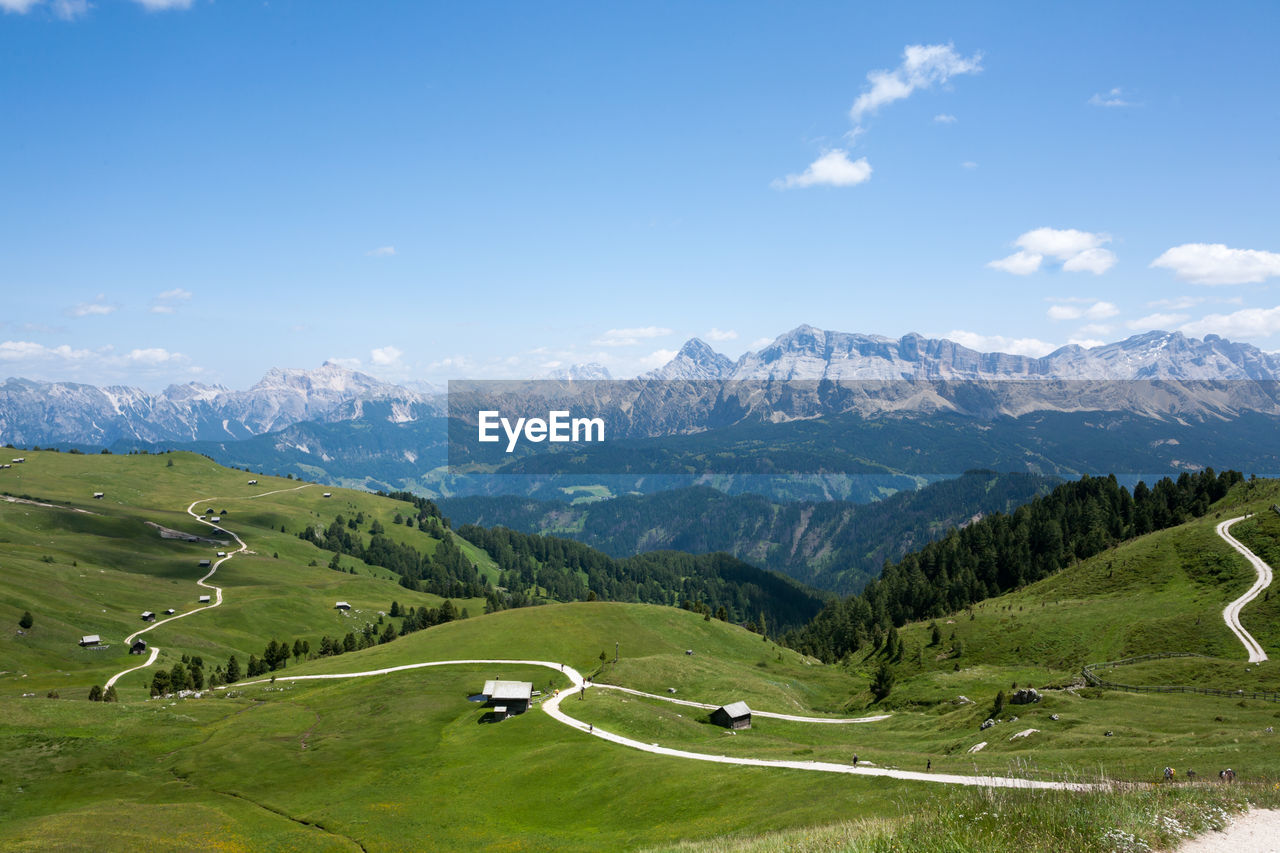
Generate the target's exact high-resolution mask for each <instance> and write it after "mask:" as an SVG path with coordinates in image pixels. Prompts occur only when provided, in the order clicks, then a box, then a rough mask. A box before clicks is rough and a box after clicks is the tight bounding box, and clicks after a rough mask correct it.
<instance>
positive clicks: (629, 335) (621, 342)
mask: <svg viewBox="0 0 1280 853" xmlns="http://www.w3.org/2000/svg"><path fill="white" fill-rule="evenodd" d="M672 333H673V332H672V330H671V329H668V328H665V327H663V326H644V327H642V328H638V329H610V330H609V331H607V332H605V333H604V334H603V335H601V336H600V337H598V338H596V339H595V340H594V341H592V343H594V344H596V345H597V346H604V347H629V346H634V345H636V344H638V343H640V341H642V340H651V339H653V338H665V337H666V336H667V335H670V334H672Z"/></svg>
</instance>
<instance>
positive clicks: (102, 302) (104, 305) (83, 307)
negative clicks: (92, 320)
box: [67, 293, 120, 317]
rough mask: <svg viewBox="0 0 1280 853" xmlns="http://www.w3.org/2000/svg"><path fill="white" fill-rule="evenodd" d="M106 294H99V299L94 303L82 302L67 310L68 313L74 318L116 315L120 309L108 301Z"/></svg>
mask: <svg viewBox="0 0 1280 853" xmlns="http://www.w3.org/2000/svg"><path fill="white" fill-rule="evenodd" d="M106 299H107V297H106V295H105V294H102V293H99V294H98V296H97V298H95V299H94V301H92V302H81V303H80V304H79V305H75V306H73V307H72V308H69V309H67V313H68V314H70V315H71V316H72V317H105V316H106V315H107V314H114V313H115V312H116V310H117V309H118V308H119V307H120V306H119V305H113V304H111V303H109V302H107V301H106Z"/></svg>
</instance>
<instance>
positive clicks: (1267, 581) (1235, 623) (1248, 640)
mask: <svg viewBox="0 0 1280 853" xmlns="http://www.w3.org/2000/svg"><path fill="white" fill-rule="evenodd" d="M1248 517H1249V516H1247V515H1242V516H1239V517H1238V518H1229V519H1227V520H1226V521H1224V522H1222V523H1221V524H1219V525H1218V527H1217V530H1218V535H1219V536H1221V537H1222V539H1223V541H1225V542H1226V543H1227V544H1228V545H1230V546H1231V547H1232V548H1235V549H1236V550H1237V551H1239V552H1240V554H1241V555H1242V556H1244V558H1245V559H1246V560H1248V561H1249V564H1250V565H1252V566H1253V569H1254V571H1256V572H1257V573H1258V579H1257V580H1256V581H1254V583H1253V586H1251V587H1249V591H1248V592H1246V593H1245V594H1244V595H1242V596H1240V597H1239V598H1237V599H1236V600H1235V601H1233V602H1231V603H1230V604H1228V605H1227V606H1226V607H1225V608H1223V611H1222V618H1223V619H1225V620H1226V623H1227V627H1228V628H1230V629H1231V631H1232V633H1234V634H1235V635H1236V637H1238V638H1239V639H1240V642H1241V643H1243V644H1244V648H1245V651H1246V652H1248V653H1249V663H1261V662H1262V661H1264V660H1266V659H1267V653H1266V652H1265V651H1263V649H1262V644H1261V643H1259V642H1258V641H1257V640H1255V639H1254V638H1253V635H1252V634H1250V633H1249V632H1248V631H1246V630H1245V629H1244V626H1243V625H1241V624H1240V611H1241V610H1242V609H1243V608H1244V606H1245V605H1246V604H1248V603H1249V602H1250V601H1253V600H1254V599H1255V598H1257V597H1258V596H1259V595H1261V594H1262V591H1263V590H1264V589H1266V588H1267V587H1269V586H1271V578H1272V572H1271V566H1269V565H1268V564H1267V562H1266V560H1263V559H1262V558H1261V557H1259V556H1258V555H1257V554H1255V553H1253V552H1252V551H1250V550H1249V549H1248V548H1246V547H1245V546H1244V545H1243V544H1241V542H1240V541H1239V540H1238V539H1236V538H1235V537H1234V536H1232V535H1231V534H1230V533H1229V532H1228V531H1229V530H1230V528H1231V525H1233V524H1235V523H1236V522H1237V521H1244V520H1245V519H1246V518H1248Z"/></svg>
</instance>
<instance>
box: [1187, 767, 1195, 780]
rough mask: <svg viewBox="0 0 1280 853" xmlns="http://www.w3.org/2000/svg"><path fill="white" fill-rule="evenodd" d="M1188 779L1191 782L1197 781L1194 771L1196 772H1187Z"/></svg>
mask: <svg viewBox="0 0 1280 853" xmlns="http://www.w3.org/2000/svg"><path fill="white" fill-rule="evenodd" d="M1187 779H1188V780H1189V781H1191V782H1194V781H1196V771H1194V770H1188V771H1187Z"/></svg>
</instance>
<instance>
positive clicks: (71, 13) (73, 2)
mask: <svg viewBox="0 0 1280 853" xmlns="http://www.w3.org/2000/svg"><path fill="white" fill-rule="evenodd" d="M91 8H93V7H92V6H90V5H89V0H53V14H55V15H57V16H58V17H59V18H61V19H62V20H64V21H74V20H75V19H76V18H83V17H84V16H85V15H87V14H89V10H90V9H91Z"/></svg>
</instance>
